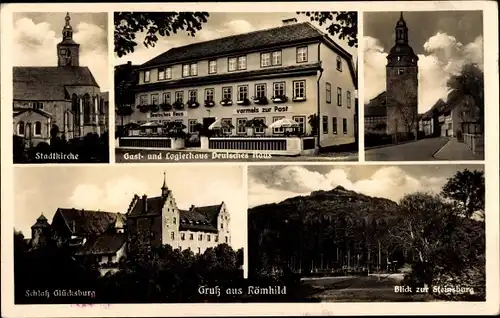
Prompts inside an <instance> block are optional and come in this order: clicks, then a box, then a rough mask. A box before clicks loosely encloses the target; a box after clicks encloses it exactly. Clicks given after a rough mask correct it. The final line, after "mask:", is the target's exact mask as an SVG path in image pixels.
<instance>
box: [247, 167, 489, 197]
mask: <svg viewBox="0 0 500 318" xmlns="http://www.w3.org/2000/svg"><path fill="white" fill-rule="evenodd" d="M463 169H469V170H481V171H482V170H483V166H482V165H433V166H430V165H418V166H417V165H416V166H409V165H401V166H376V165H366V166H360V165H356V166H353V165H351V166H339V165H335V166H332V165H328V166H316V165H314V166H312V165H307V166H250V167H249V168H248V192H249V197H248V204H249V206H250V207H253V206H257V205H261V204H266V203H275V202H281V201H283V200H285V199H287V198H290V197H294V196H298V195H308V194H310V193H311V192H312V191H316V190H331V189H333V188H335V187H336V186H338V185H341V186H343V187H344V188H346V189H349V190H353V191H356V192H359V193H363V194H365V195H369V196H375V197H382V198H387V199H390V200H393V201H396V202H397V201H398V200H399V199H401V198H402V197H403V196H404V195H405V194H408V193H414V192H417V191H421V192H431V193H439V192H440V191H441V188H442V186H443V185H444V184H445V183H446V180H447V178H449V177H452V176H453V175H454V174H455V173H456V172H457V171H461V170H463Z"/></svg>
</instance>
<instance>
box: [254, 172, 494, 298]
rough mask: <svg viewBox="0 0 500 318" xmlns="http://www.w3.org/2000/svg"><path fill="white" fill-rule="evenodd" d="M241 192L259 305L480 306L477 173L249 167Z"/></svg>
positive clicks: (480, 184)
mask: <svg viewBox="0 0 500 318" xmlns="http://www.w3.org/2000/svg"><path fill="white" fill-rule="evenodd" d="M248 193H249V198H248V200H249V209H248V268H249V273H248V278H249V280H258V281H268V282H269V283H270V284H275V285H283V286H286V289H287V290H286V294H282V293H275V294H273V295H266V296H263V297H262V298H261V299H260V300H261V301H263V302H265V301H269V302H436V301H485V297H486V296H485V293H486V270H485V266H486V259H485V253H486V250H485V239H486V236H485V213H484V212H485V177H484V166H482V165H439V166H437V165H433V166H425V165H400V166H397V165H391V166H378V165H319V166H318V165H307V166H292V165H289V166H250V167H249V172H248ZM497 212H498V211H496V210H493V211H492V213H497ZM271 282H272V283H271Z"/></svg>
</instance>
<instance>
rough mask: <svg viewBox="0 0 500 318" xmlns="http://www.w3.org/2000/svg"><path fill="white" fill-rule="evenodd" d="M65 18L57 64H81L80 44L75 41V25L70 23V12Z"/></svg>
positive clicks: (58, 48) (58, 46) (58, 47)
mask: <svg viewBox="0 0 500 318" xmlns="http://www.w3.org/2000/svg"><path fill="white" fill-rule="evenodd" d="M64 19H65V24H64V27H63V29H62V36H63V39H62V41H61V43H59V44H57V66H79V65H80V56H79V55H80V44H78V43H76V42H75V41H73V27H72V26H71V24H70V20H71V17H70V16H69V12H68V13H67V14H66V17H65V18H64Z"/></svg>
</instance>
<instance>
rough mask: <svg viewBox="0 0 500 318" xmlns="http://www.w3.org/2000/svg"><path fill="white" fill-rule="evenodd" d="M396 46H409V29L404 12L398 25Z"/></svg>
mask: <svg viewBox="0 0 500 318" xmlns="http://www.w3.org/2000/svg"><path fill="white" fill-rule="evenodd" d="M396 44H408V27H406V21H405V19H404V17H403V12H401V15H400V16H399V20H398V22H397V23H396Z"/></svg>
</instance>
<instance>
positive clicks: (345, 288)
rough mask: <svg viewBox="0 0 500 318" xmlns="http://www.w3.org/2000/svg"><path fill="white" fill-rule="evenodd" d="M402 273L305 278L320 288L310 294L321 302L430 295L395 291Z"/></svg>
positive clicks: (421, 298)
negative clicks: (379, 275)
mask: <svg viewBox="0 0 500 318" xmlns="http://www.w3.org/2000/svg"><path fill="white" fill-rule="evenodd" d="M402 277H403V276H402V274H381V277H380V280H379V277H378V276H377V275H369V276H350V277H324V278H318V279H311V280H306V281H304V282H303V283H304V284H309V285H311V286H314V287H316V288H318V290H321V291H320V292H318V293H316V294H314V295H312V296H311V298H313V299H318V300H320V301H321V302H384V301H385V302H389V301H391V302H392V301H393V302H408V301H426V300H430V296H429V295H428V294H425V293H416V294H414V295H411V294H405V293H398V292H395V290H394V289H395V288H394V287H395V286H399V285H400V282H401V280H402Z"/></svg>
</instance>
